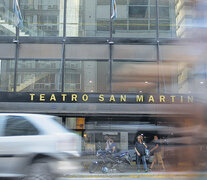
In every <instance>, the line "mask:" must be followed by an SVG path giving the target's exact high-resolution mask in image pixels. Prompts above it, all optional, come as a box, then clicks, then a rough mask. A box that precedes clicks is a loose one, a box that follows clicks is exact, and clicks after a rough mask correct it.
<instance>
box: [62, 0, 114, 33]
mask: <svg viewBox="0 0 207 180" xmlns="http://www.w3.org/2000/svg"><path fill="white" fill-rule="evenodd" d="M109 21H110V4H109V1H106V0H104V1H102V0H98V1H97V2H96V1H88V0H70V1H67V17H66V36H75V37H97V36H98V37H106V36H107V37H109V24H110V23H109Z"/></svg>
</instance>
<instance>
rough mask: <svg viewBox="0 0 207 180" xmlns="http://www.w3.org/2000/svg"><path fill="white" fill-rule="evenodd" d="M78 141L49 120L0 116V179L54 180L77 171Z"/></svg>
mask: <svg viewBox="0 0 207 180" xmlns="http://www.w3.org/2000/svg"><path fill="white" fill-rule="evenodd" d="M80 151H81V137H80V136H78V135H76V134H75V133H72V132H70V131H68V130H67V129H65V128H64V127H63V126H61V125H60V124H59V123H58V122H57V121H56V120H55V117H53V116H48V115H37V114H16V113H15V114H13V113H9V114H0V177H24V178H25V179H26V180H29V179H42V180H43V179H44V180H54V179H55V178H56V177H57V175H59V174H61V173H65V172H66V171H69V170H73V169H75V168H77V169H78V168H79V167H78V166H75V165H74V163H73V162H72V161H71V159H74V157H78V156H79V155H80Z"/></svg>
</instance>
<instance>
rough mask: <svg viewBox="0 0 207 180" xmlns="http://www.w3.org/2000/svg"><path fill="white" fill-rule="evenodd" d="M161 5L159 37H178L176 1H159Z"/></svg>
mask: <svg viewBox="0 0 207 180" xmlns="http://www.w3.org/2000/svg"><path fill="white" fill-rule="evenodd" d="M176 2H177V1H176ZM158 3H159V8H158V10H159V12H158V13H159V37H160V38H169V37H170V38H173V37H176V26H175V24H176V13H175V7H176V4H175V1H174V0H165V1H164V0H158Z"/></svg>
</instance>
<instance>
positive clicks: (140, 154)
mask: <svg viewBox="0 0 207 180" xmlns="http://www.w3.org/2000/svg"><path fill="white" fill-rule="evenodd" d="M146 148H147V146H146V144H144V143H143V137H142V136H140V135H139V136H137V142H136V144H135V152H136V154H137V168H138V172H140V163H141V160H142V163H143V165H144V170H145V172H147V171H148V170H147V163H146V158H145V155H146V154H145V149H146Z"/></svg>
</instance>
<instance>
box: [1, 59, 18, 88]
mask: <svg viewBox="0 0 207 180" xmlns="http://www.w3.org/2000/svg"><path fill="white" fill-rule="evenodd" d="M14 62H15V61H14V60H2V59H0V91H13V90H14Z"/></svg>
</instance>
